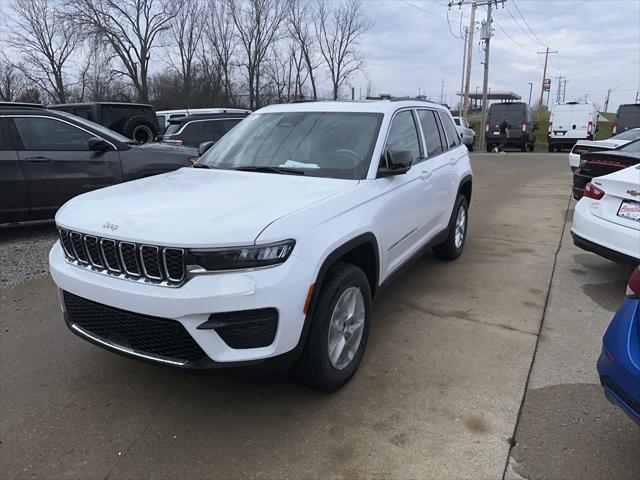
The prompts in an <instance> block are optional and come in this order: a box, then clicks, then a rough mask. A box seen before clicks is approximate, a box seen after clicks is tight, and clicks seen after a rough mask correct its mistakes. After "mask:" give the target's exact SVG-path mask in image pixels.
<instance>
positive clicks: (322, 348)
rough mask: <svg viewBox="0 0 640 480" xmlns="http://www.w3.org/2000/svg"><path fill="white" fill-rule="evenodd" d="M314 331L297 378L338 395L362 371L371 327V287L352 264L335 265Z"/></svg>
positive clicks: (315, 314)
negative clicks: (359, 370)
mask: <svg viewBox="0 0 640 480" xmlns="http://www.w3.org/2000/svg"><path fill="white" fill-rule="evenodd" d="M311 315H312V317H311V329H310V331H309V336H308V338H307V341H306V344H305V347H304V350H303V352H302V356H301V357H300V359H299V360H298V362H297V364H296V365H295V366H294V369H293V374H294V376H295V377H296V378H297V379H298V380H300V381H301V382H303V383H305V384H306V385H308V386H310V387H313V388H316V389H318V390H323V391H326V392H335V391H336V390H338V389H340V388H341V387H342V386H344V385H345V384H346V383H347V382H348V381H349V380H350V379H351V377H352V376H353V374H354V373H355V372H356V370H357V369H358V366H359V365H360V362H361V360H362V357H363V355H364V351H365V348H366V346H367V339H368V337H369V329H370V326H371V287H370V286H369V280H368V279H367V276H366V275H365V273H364V272H363V271H362V269H360V268H359V267H357V266H355V265H352V264H349V263H338V264H336V265H334V266H333V267H332V268H331V270H330V272H329V273H328V274H327V279H326V281H325V282H324V284H323V285H322V288H321V290H320V293H319V296H318V299H317V302H316V306H315V308H314V310H313V312H312V314H311Z"/></svg>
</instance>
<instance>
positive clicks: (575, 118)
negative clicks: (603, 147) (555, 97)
mask: <svg viewBox="0 0 640 480" xmlns="http://www.w3.org/2000/svg"><path fill="white" fill-rule="evenodd" d="M597 128H598V112H597V111H596V109H595V107H594V106H593V103H591V102H586V103H579V102H567V103H557V104H555V105H554V106H553V109H552V110H551V117H549V132H548V134H547V142H548V143H549V151H550V152H553V151H554V150H557V151H560V150H562V149H563V148H568V149H570V148H571V147H573V146H574V145H575V144H576V142H577V141H578V140H593V139H594V138H595V135H596V130H597Z"/></svg>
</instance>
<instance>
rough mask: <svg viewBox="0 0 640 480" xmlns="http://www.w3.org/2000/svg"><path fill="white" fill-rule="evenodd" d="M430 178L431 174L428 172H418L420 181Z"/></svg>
mask: <svg viewBox="0 0 640 480" xmlns="http://www.w3.org/2000/svg"><path fill="white" fill-rule="evenodd" d="M430 176H431V172H430V171H428V170H423V171H422V172H420V178H421V179H422V180H426V179H427V178H429V177H430Z"/></svg>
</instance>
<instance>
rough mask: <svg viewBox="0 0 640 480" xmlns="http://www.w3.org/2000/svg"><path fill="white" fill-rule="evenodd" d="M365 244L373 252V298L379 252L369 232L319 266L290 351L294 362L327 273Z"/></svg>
mask: <svg viewBox="0 0 640 480" xmlns="http://www.w3.org/2000/svg"><path fill="white" fill-rule="evenodd" d="M365 244H369V245H371V247H372V248H373V252H374V260H375V262H374V272H373V280H374V284H373V285H372V288H371V294H372V296H374V294H375V291H376V290H377V288H378V285H379V279H380V251H379V249H378V239H377V238H376V236H375V235H374V234H373V233H371V232H366V233H362V234H360V235H358V236H356V237H353V238H352V239H351V240H349V241H347V242H345V243H343V244H342V245H340V246H339V247H338V248H336V249H335V250H333V251H332V252H331V253H330V254H329V255H327V257H326V258H325V259H324V261H323V262H322V265H321V266H320V270H319V271H318V275H317V277H316V281H315V283H314V287H313V293H312V295H311V301H310V302H309V309H308V312H307V315H306V316H305V319H304V325H303V327H302V332H301V334H300V339H299V340H298V344H297V345H296V346H295V348H294V349H293V351H292V353H293V352H295V353H293V357H294V358H295V359H296V360H297V358H298V357H299V356H300V354H301V353H302V350H303V348H304V345H305V343H306V341H307V334H308V333H309V328H310V327H311V317H312V316H313V312H314V310H315V307H316V304H317V302H318V296H319V293H320V291H321V289H322V284H323V282H324V280H325V277H326V275H327V273H328V272H329V269H330V268H331V266H332V265H333V264H334V263H335V262H336V260H338V259H339V258H340V257H342V256H343V255H345V254H346V253H348V252H350V251H351V250H353V249H354V248H356V247H359V246H361V245H365Z"/></svg>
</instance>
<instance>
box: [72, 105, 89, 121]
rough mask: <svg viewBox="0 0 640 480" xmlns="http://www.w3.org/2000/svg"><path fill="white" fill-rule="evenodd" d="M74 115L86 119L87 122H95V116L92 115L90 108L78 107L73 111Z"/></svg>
mask: <svg viewBox="0 0 640 480" xmlns="http://www.w3.org/2000/svg"><path fill="white" fill-rule="evenodd" d="M73 114H74V115H77V116H79V117H82V118H86V119H87V120H91V121H92V122H93V121H94V120H93V115H91V109H90V108H89V107H76V108H74V109H73Z"/></svg>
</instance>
